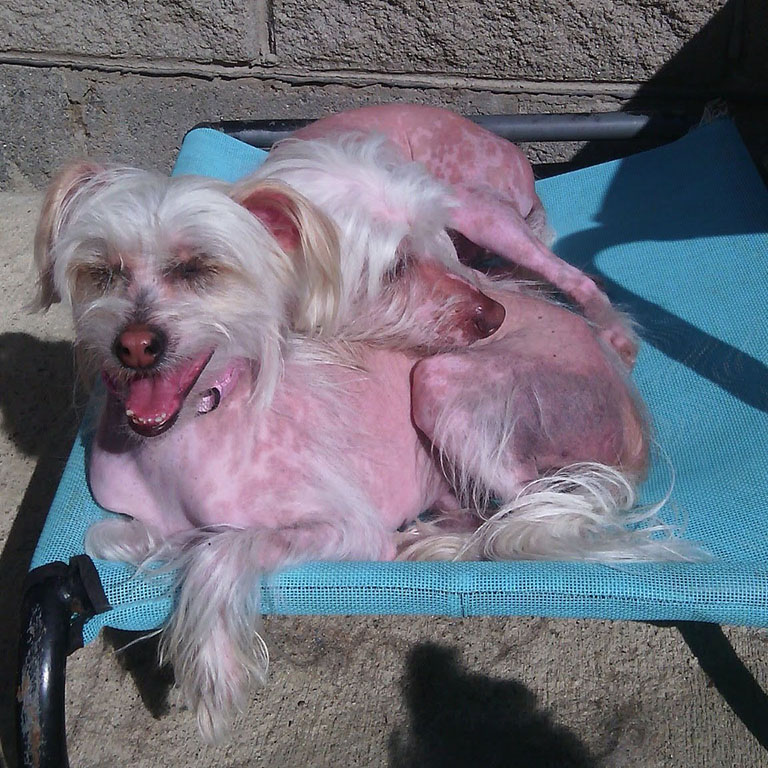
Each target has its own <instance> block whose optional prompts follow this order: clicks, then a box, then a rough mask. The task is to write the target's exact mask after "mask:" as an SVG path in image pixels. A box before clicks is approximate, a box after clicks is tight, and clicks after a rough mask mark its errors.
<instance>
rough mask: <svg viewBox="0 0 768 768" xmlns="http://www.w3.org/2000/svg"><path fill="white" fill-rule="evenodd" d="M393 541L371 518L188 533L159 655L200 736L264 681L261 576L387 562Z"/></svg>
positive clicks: (216, 736) (218, 733)
mask: <svg viewBox="0 0 768 768" xmlns="http://www.w3.org/2000/svg"><path fill="white" fill-rule="evenodd" d="M393 556H394V543H393V538H392V535H391V534H388V533H387V532H385V531H384V530H383V528H381V527H380V526H379V525H378V524H376V522H375V520H368V521H366V520H363V519H362V518H361V517H358V518H357V519H356V520H355V521H354V522H353V523H351V524H350V523H349V522H348V520H347V521H346V522H345V521H344V520H343V518H342V517H341V516H339V518H338V519H334V520H333V521H331V520H327V519H326V520H315V521H309V522H306V523H303V524H297V525H294V526H286V527H282V528H263V527H260V528H247V529H232V528H218V529H209V530H201V531H197V532H195V533H194V534H193V535H191V536H190V537H189V538H188V540H187V542H186V543H185V544H184V546H183V547H181V549H180V550H179V552H178V553H177V555H176V557H175V558H173V559H172V560H171V562H170V563H169V565H170V566H173V567H175V568H176V569H177V584H178V594H177V601H176V606H175V608H174V611H173V613H172V615H171V618H170V620H169V622H168V625H167V627H166V629H165V631H164V632H163V636H162V640H161V646H160V651H161V658H162V660H164V661H169V662H170V663H171V664H172V665H173V668H174V672H175V675H176V681H177V683H178V684H179V686H180V688H181V691H182V695H183V697H184V698H185V700H186V702H187V704H188V705H189V706H190V708H191V709H192V710H193V711H194V712H196V714H197V722H198V725H199V728H200V731H201V732H202V734H203V737H204V738H205V739H206V740H207V741H209V742H217V741H221V740H222V739H223V738H224V737H225V736H226V734H227V731H228V728H229V725H230V721H231V719H232V717H233V715H234V714H235V713H237V712H240V711H242V710H244V709H245V707H246V705H247V703H248V693H249V690H250V688H251V687H252V686H254V685H256V684H263V683H264V682H265V680H266V675H267V668H268V664H269V654H268V651H267V647H266V644H265V643H264V640H263V639H262V637H261V634H260V631H261V615H260V590H261V580H262V577H263V576H264V575H265V574H267V573H271V572H274V571H276V570H279V569H281V568H286V567H288V566H292V565H297V564H299V563H302V562H307V561H310V560H325V559H332V560H345V559H346V560H350V559H361V560H365V559H374V560H375V559H391V558H392V557H393Z"/></svg>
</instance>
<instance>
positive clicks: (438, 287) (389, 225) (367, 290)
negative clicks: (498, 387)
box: [244, 132, 504, 351]
mask: <svg viewBox="0 0 768 768" xmlns="http://www.w3.org/2000/svg"><path fill="white" fill-rule="evenodd" d="M260 179H277V180H280V181H282V182H284V183H286V184H289V185H291V186H292V187H293V188H295V189H297V190H298V191H299V192H301V194H302V195H305V196H306V197H307V198H309V199H310V200H311V201H312V202H313V203H315V204H316V205H317V206H318V207H319V208H321V209H322V210H323V212H324V213H326V214H327V215H328V216H329V217H330V218H331V219H332V220H333V221H334V223H335V224H336V226H337V227H338V230H339V237H340V246H341V265H340V267H341V281H342V293H341V298H340V306H339V319H340V326H341V329H342V332H343V333H344V334H345V335H347V336H350V335H351V336H352V337H354V338H362V339H366V340H368V341H371V342H382V341H383V342H385V343H389V344H392V343H395V344H397V345H399V346H404V347H408V348H413V349H419V350H427V351H439V350H445V349H450V348H455V347H457V346H458V347H461V346H466V345H468V344H471V343H473V342H474V341H477V340H478V339H481V338H485V337H486V336H488V335H490V334H491V333H493V331H495V330H496V328H498V326H499V325H500V324H501V321H502V320H503V319H504V308H503V307H502V306H501V305H500V304H498V303H497V302H495V301H494V300H493V299H491V298H490V297H488V296H486V295H485V294H484V293H483V291H482V290H481V289H480V287H479V283H478V278H477V276H476V273H474V272H473V271H472V270H470V269H468V268H466V267H464V266H463V265H462V264H461V263H460V262H459V259H458V256H457V253H456V248H455V247H454V244H453V242H452V240H451V238H450V237H449V234H448V229H449V225H450V218H451V211H452V208H453V207H454V206H455V205H456V202H455V201H454V199H453V195H452V193H451V191H450V189H449V188H448V187H446V186H445V185H444V184H442V183H441V182H440V181H438V180H437V179H435V178H434V177H432V176H431V175H430V174H429V173H428V172H427V171H426V170H425V168H424V167H423V166H422V165H420V164H419V163H416V162H413V161H411V160H410V159H408V158H406V157H404V156H403V155H402V154H401V152H400V150H399V149H398V148H397V147H396V146H395V145H394V144H393V143H392V142H390V141H389V140H388V139H387V138H386V137H384V136H382V135H377V134H372V135H369V134H364V133H359V132H345V133H339V134H334V135H332V136H329V137H326V138H317V139H309V140H302V139H288V140H287V141H284V142H281V143H279V144H278V145H277V146H276V147H274V148H273V149H272V150H271V151H270V153H269V157H268V158H267V160H266V162H265V163H264V165H263V166H262V168H261V169H260V170H259V171H257V173H256V174H255V176H254V177H252V178H251V179H250V180H247V181H246V182H244V184H245V185H246V187H245V188H247V185H248V184H249V183H258V181H259V180H260Z"/></svg>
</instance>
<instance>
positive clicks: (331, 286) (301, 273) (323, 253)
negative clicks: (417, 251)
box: [232, 181, 341, 333]
mask: <svg viewBox="0 0 768 768" xmlns="http://www.w3.org/2000/svg"><path fill="white" fill-rule="evenodd" d="M232 197H233V199H234V200H235V201H236V202H238V203H240V204H241V205H242V206H244V207H245V208H247V209H248V210H249V211H250V212H251V213H252V214H253V215H254V216H256V218H258V219H259V221H261V223H262V224H263V225H264V226H265V227H266V229H267V230H268V231H269V232H270V234H271V235H272V236H273V237H274V238H275V240H276V241H277V243H278V245H279V246H280V248H281V249H282V250H283V251H284V252H285V253H286V254H287V256H288V258H289V260H290V266H291V270H292V274H293V280H294V285H293V292H294V299H295V306H294V309H293V317H292V318H291V327H292V328H293V329H294V330H296V331H301V332H304V333H307V332H314V333H318V332H326V333H327V332H332V331H333V329H334V327H335V324H336V317H337V314H338V307H339V297H340V294H341V267H340V263H339V262H340V253H339V237H338V234H337V231H336V227H335V226H334V224H333V222H331V220H330V219H329V218H328V217H327V216H326V215H325V214H324V213H323V212H322V211H320V209H319V208H317V206H315V205H313V204H312V203H310V202H309V200H307V199H306V198H305V197H304V196H302V195H300V194H299V193H298V192H296V191H295V190H294V189H292V188H291V187H289V186H288V185H286V184H282V183H280V182H276V181H245V182H241V183H240V184H237V185H235V187H234V188H233V191H232Z"/></svg>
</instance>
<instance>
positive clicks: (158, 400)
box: [125, 354, 210, 421]
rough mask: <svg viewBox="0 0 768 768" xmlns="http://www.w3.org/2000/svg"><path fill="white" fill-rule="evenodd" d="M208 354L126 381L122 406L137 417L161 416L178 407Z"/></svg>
mask: <svg viewBox="0 0 768 768" xmlns="http://www.w3.org/2000/svg"><path fill="white" fill-rule="evenodd" d="M209 357H210V354H206V355H203V356H201V357H199V358H197V359H196V360H192V361H190V362H188V363H187V364H186V365H180V366H179V367H178V368H174V369H173V370H171V371H166V372H165V373H164V374H163V375H162V376H148V377H147V378H144V379H134V380H133V381H132V382H131V383H130V384H129V385H128V393H127V396H126V398H125V409H126V411H131V412H132V413H133V415H134V417H136V418H138V419H155V420H156V419H159V418H162V420H163V421H164V420H165V419H167V418H169V417H171V416H173V415H174V414H175V413H176V412H177V411H179V410H180V408H181V405H182V403H183V401H184V398H185V397H186V396H187V394H188V392H189V390H190V388H191V387H192V385H193V384H194V383H195V381H196V380H197V377H198V376H199V375H200V372H201V371H202V370H203V368H205V365H206V363H207V362H208V359H209Z"/></svg>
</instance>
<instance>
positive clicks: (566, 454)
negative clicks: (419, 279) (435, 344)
mask: <svg viewBox="0 0 768 768" xmlns="http://www.w3.org/2000/svg"><path fill="white" fill-rule="evenodd" d="M488 293H489V295H490V296H491V297H493V298H495V299H496V300H497V301H500V302H501V303H503V304H504V306H505V308H506V310H507V312H506V318H505V320H504V322H503V324H502V326H501V328H500V329H499V331H498V332H497V333H496V334H494V335H493V336H491V337H490V338H488V339H485V340H482V341H478V342H477V343H476V344H474V345H473V346H472V347H471V348H469V349H467V350H463V351H462V352H461V353H449V354H442V355H437V356H435V357H431V358H427V359H424V360H422V361H420V362H419V363H417V365H416V366H415V368H414V371H413V389H412V398H413V416H414V421H415V423H416V424H417V426H418V427H419V428H420V429H421V430H422V431H423V432H424V433H425V435H426V436H427V437H428V438H429V439H430V440H432V441H434V442H435V444H436V446H437V447H438V448H439V449H440V450H441V451H442V452H443V453H444V454H445V455H446V456H447V458H448V459H449V460H450V461H451V462H452V463H454V464H458V465H460V466H463V467H465V468H466V469H467V470H469V474H470V475H473V476H474V477H475V478H482V480H483V482H484V484H485V486H486V487H489V488H491V489H492V490H493V491H495V492H496V493H499V494H501V495H502V496H506V497H510V496H512V495H514V494H515V493H516V492H517V491H519V490H520V488H521V487H522V485H523V484H525V483H527V482H530V481H531V480H535V479H536V478H537V477H540V476H542V475H543V474H546V473H549V472H551V471H553V470H556V469H560V468H562V467H565V466H568V465H569V464H574V463H578V462H600V463H602V464H607V465H609V466H614V467H619V468H621V469H623V470H624V471H625V472H626V473H627V474H628V475H629V476H630V477H632V478H635V479H639V478H641V477H642V476H643V475H644V473H645V471H646V468H647V461H648V444H647V429H646V425H645V422H644V415H643V413H642V410H641V408H640V407H639V405H638V404H637V402H636V400H635V398H634V397H633V394H632V391H631V388H630V386H629V384H628V383H627V381H626V379H625V376H624V373H623V370H622V369H620V368H619V366H618V365H617V361H616V360H614V359H612V357H613V356H612V355H610V354H606V351H605V350H604V348H603V347H602V346H601V344H600V342H599V341H598V338H597V336H596V335H595V333H594V331H593V330H592V329H591V327H590V326H589V324H588V323H587V322H586V321H585V320H584V319H583V318H582V317H580V316H578V315H576V314H574V313H573V312H569V311H568V310H566V309H564V308H562V307H559V306H556V305H554V304H550V303H547V302H544V301H543V300H542V299H541V298H539V297H537V296H535V295H530V294H525V293H517V294H515V293H508V292H497V293H494V292H492V291H488ZM445 413H450V415H451V422H450V429H449V430H448V431H447V432H446V430H445V428H444V427H443V428H441V427H439V419H440V416H441V414H445ZM482 424H491V425H494V426H496V425H502V424H505V425H507V426H510V427H513V428H512V429H511V430H510V434H511V437H510V439H509V441H508V442H507V444H506V446H505V449H504V451H503V452H502V458H501V461H500V462H498V464H496V463H495V462H489V461H487V457H485V461H483V456H482V451H479V450H478V446H477V443H476V442H475V440H473V436H475V435H478V434H480V432H481V430H482V426H481V425H482ZM496 440H497V442H501V441H500V440H498V438H496Z"/></svg>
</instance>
